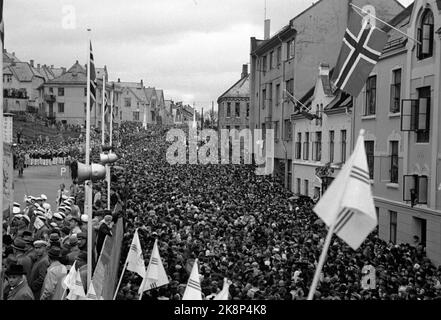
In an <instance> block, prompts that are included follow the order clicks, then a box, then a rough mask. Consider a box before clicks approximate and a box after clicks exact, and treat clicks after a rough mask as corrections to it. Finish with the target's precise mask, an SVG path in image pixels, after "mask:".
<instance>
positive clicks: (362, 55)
mask: <svg viewBox="0 0 441 320" xmlns="http://www.w3.org/2000/svg"><path fill="white" fill-rule="evenodd" d="M372 21H374V20H373V19H372V18H370V17H368V16H364V17H361V15H360V14H358V12H355V9H354V8H353V10H351V13H350V16H349V21H348V27H347V29H346V33H345V35H344V38H343V46H342V48H341V51H340V55H339V57H338V61H337V65H336V67H335V69H334V72H333V75H332V79H331V82H332V84H333V85H334V86H335V87H336V88H339V89H341V90H343V91H345V92H346V93H348V94H350V95H351V96H353V97H358V95H359V94H360V92H361V90H362V89H363V86H364V85H365V83H366V80H367V78H368V77H369V74H370V73H371V71H372V69H373V68H374V67H375V65H376V64H377V62H378V60H379V59H380V56H381V53H382V51H383V48H384V46H385V45H386V42H387V38H388V36H387V34H386V33H385V32H383V31H382V30H380V29H378V28H376V27H375V23H372Z"/></svg>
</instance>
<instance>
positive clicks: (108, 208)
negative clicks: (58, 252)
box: [106, 84, 115, 210]
mask: <svg viewBox="0 0 441 320" xmlns="http://www.w3.org/2000/svg"><path fill="white" fill-rule="evenodd" d="M114 90H115V84H113V85H112V91H111V92H110V125H109V145H110V146H111V145H112V143H113V139H112V135H113V95H114V92H113V91H114ZM110 169H111V168H110V166H109V165H106V176H107V210H110V182H111V181H110V179H111V177H110Z"/></svg>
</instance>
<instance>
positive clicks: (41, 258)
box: [28, 240, 49, 300]
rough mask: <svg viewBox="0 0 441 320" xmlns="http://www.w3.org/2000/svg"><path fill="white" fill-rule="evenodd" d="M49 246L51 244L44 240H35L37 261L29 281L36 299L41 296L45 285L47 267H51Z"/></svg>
mask: <svg viewBox="0 0 441 320" xmlns="http://www.w3.org/2000/svg"><path fill="white" fill-rule="evenodd" d="M48 246H49V244H48V243H47V242H46V241H43V240H37V241H35V242H34V247H35V253H36V255H37V261H35V263H34V265H33V266H32V270H31V273H30V275H29V279H28V281H29V286H30V287H31V290H32V292H33V293H34V297H35V299H36V300H38V299H39V298H40V294H41V288H42V287H43V282H44V278H45V277H46V273H47V268H48V267H49V258H48V256H47V247H48Z"/></svg>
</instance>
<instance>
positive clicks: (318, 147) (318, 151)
mask: <svg viewBox="0 0 441 320" xmlns="http://www.w3.org/2000/svg"><path fill="white" fill-rule="evenodd" d="M312 160H314V161H321V160H322V133H321V132H316V133H315V141H314V149H313V152H312Z"/></svg>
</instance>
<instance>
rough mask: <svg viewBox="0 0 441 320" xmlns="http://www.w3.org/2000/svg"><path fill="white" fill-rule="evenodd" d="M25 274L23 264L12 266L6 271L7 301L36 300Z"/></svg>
mask: <svg viewBox="0 0 441 320" xmlns="http://www.w3.org/2000/svg"><path fill="white" fill-rule="evenodd" d="M25 274H26V272H25V270H24V269H23V266H22V265H21V264H12V265H10V266H9V268H8V269H7V270H6V272H5V275H6V278H7V285H6V288H5V293H6V292H7V294H5V296H6V300H34V294H33V293H32V290H31V288H30V287H29V285H28V282H27V279H26V277H25Z"/></svg>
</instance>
